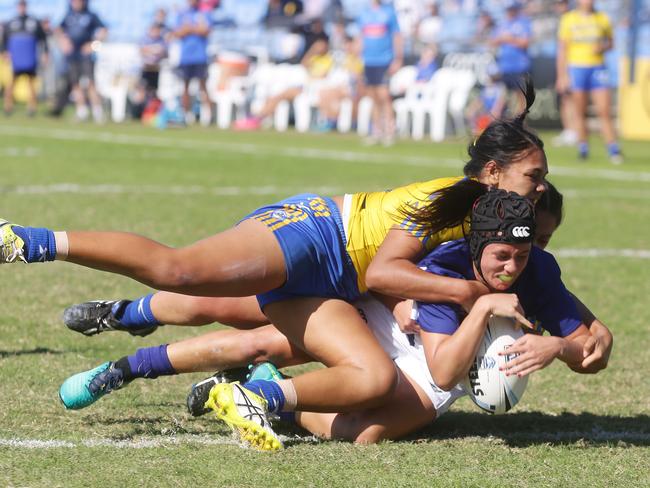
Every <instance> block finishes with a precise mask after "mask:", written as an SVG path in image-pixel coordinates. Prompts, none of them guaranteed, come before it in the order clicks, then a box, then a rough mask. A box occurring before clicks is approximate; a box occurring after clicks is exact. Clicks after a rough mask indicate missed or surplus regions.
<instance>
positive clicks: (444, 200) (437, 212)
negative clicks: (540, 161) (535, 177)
mask: <svg viewBox="0 0 650 488" xmlns="http://www.w3.org/2000/svg"><path fill="white" fill-rule="evenodd" d="M519 90H520V91H521V93H522V94H523V95H524V98H525V99H526V108H525V109H524V110H523V112H521V113H520V114H519V115H517V116H516V117H514V118H512V119H497V120H494V121H493V122H492V123H491V124H490V125H489V126H488V127H487V128H486V129H485V130H484V131H483V133H482V134H481V135H480V136H478V137H477V138H476V140H474V142H473V143H471V144H470V145H469V146H468V148H467V153H468V154H469V157H470V160H469V161H468V162H467V163H466V164H465V167H464V168H463V172H464V173H465V176H467V177H468V178H465V179H463V180H460V181H459V182H458V183H456V184H455V185H452V186H449V187H446V188H442V189H441V190H439V191H437V192H436V193H435V194H434V195H432V198H431V201H430V203H428V204H427V205H424V206H420V207H415V206H413V205H408V204H407V205H405V206H404V207H402V208H401V209H400V211H401V213H402V214H403V215H404V216H405V217H406V218H407V219H408V220H409V221H410V222H412V223H413V224H415V225H416V226H417V228H418V230H420V231H422V232H425V233H427V234H429V235H430V234H435V233H437V232H440V231H442V230H444V229H449V228H453V227H456V226H458V225H461V224H464V223H466V222H467V221H468V220H467V217H468V215H469V212H470V210H471V209H472V205H473V204H474V202H475V201H476V199H477V198H478V197H480V196H481V195H483V194H484V193H486V192H487V190H488V187H487V186H486V185H484V184H483V183H480V182H478V181H476V180H474V179H471V178H478V177H479V176H480V174H481V172H482V171H483V168H484V167H485V165H486V164H487V163H488V162H490V161H494V162H495V163H496V164H497V165H498V166H499V167H500V168H505V167H507V166H509V165H511V164H514V163H516V162H518V161H521V160H522V159H523V158H525V157H526V156H527V155H528V154H529V153H530V152H531V151H533V150H540V151H542V152H543V151H544V143H543V142H542V140H541V139H540V138H539V137H537V135H535V134H534V133H533V132H531V131H530V130H528V129H527V128H526V127H525V125H524V122H525V120H526V115H528V112H529V111H530V107H531V106H532V105H533V103H534V102H535V87H534V86H533V82H532V80H531V78H530V76H526V77H524V78H523V81H522V84H520V85H519Z"/></svg>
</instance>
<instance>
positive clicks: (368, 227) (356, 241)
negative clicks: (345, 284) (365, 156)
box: [346, 177, 467, 292]
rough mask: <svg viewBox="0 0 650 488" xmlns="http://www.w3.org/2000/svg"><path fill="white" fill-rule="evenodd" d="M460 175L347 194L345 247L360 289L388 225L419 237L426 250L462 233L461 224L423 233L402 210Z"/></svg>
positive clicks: (426, 200) (428, 197)
mask: <svg viewBox="0 0 650 488" xmlns="http://www.w3.org/2000/svg"><path fill="white" fill-rule="evenodd" d="M462 179H463V178H462V177H454V178H438V179H435V180H431V181H425V182H422V183H412V184H410V185H407V186H402V187H400V188H395V189H393V190H387V191H378V192H370V193H355V194H353V195H351V196H350V197H351V204H350V208H349V216H348V220H347V222H346V224H347V225H346V231H347V232H346V235H347V245H346V250H347V252H348V254H349V255H350V257H351V258H352V263H353V264H354V267H355V269H356V271H357V275H358V279H359V290H360V291H361V292H365V291H367V287H366V270H367V269H368V266H369V265H370V261H372V258H373V257H374V256H375V254H377V249H378V248H379V246H380V245H381V243H382V242H383V241H384V238H385V237H386V234H388V231H389V230H390V229H391V228H393V227H397V228H401V229H404V230H406V231H408V232H410V233H411V234H412V235H414V236H415V237H417V238H418V239H420V241H421V242H422V245H423V246H424V248H425V249H426V250H427V251H430V250H431V249H433V248H434V247H436V246H438V245H439V244H441V243H442V242H446V241H451V240H454V239H460V238H462V237H463V229H462V227H461V226H458V227H455V228H453V229H446V230H444V231H442V232H439V233H437V234H435V235H428V234H425V233H424V232H423V231H422V229H420V228H418V227H417V226H416V225H415V224H414V223H413V222H410V221H409V219H408V218H406V217H405V215H404V210H405V209H408V207H409V206H411V207H415V208H417V207H419V206H421V205H423V204H424V203H426V202H428V201H429V200H431V198H433V197H434V194H435V192H437V191H438V190H440V189H441V188H445V187H448V186H451V185H454V184H455V183H457V182H458V181H460V180H462ZM466 230H467V229H466Z"/></svg>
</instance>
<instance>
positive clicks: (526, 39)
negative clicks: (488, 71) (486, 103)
mask: <svg viewBox="0 0 650 488" xmlns="http://www.w3.org/2000/svg"><path fill="white" fill-rule="evenodd" d="M521 8H522V5H521V2H519V1H517V0H509V1H508V2H506V16H505V18H504V19H503V20H501V21H500V22H499V23H497V26H496V28H495V29H494V33H493V35H492V38H491V40H490V44H491V45H492V46H493V47H495V48H497V66H498V68H499V73H501V81H503V83H504V84H505V85H506V88H507V89H508V91H509V92H510V93H512V91H513V90H515V91H516V90H517V86H518V85H519V83H520V82H521V78H522V77H523V76H525V75H526V74H527V73H528V72H529V71H530V66H531V60H530V55H529V54H528V46H529V45H530V40H531V37H532V25H531V22H530V19H529V18H528V16H526V15H524V14H522V13H521Z"/></svg>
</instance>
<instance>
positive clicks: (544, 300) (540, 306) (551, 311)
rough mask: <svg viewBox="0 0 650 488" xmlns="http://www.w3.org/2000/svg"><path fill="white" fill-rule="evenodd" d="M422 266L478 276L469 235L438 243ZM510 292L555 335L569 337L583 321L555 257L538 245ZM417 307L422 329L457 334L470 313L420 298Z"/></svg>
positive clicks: (439, 272)
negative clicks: (421, 300)
mask: <svg viewBox="0 0 650 488" xmlns="http://www.w3.org/2000/svg"><path fill="white" fill-rule="evenodd" d="M419 266H420V268H422V269H424V270H426V271H428V272H429V273H434V274H437V275H441V276H448V277H451V278H460V279H466V280H473V279H476V278H475V275H474V270H473V268H472V258H471V255H470V251H469V244H468V243H467V241H466V240H465V239H460V240H457V241H451V242H448V243H445V244H443V245H440V246H438V247H437V248H436V249H434V250H433V251H431V252H430V253H429V254H428V255H427V256H426V257H425V258H424V259H423V260H422V261H421V262H420V264H419ZM508 293H515V294H516V295H517V297H518V298H519V301H520V303H521V305H522V307H523V309H524V311H525V312H526V315H527V317H528V319H529V320H530V321H531V322H532V323H533V324H535V325H536V326H537V327H541V328H543V329H544V330H547V331H548V332H550V333H551V335H554V336H558V337H566V336H568V335H569V334H571V333H572V332H573V331H575V330H576V329H577V328H578V326H579V325H580V324H581V323H582V319H581V318H580V314H579V313H578V309H577V307H576V305H575V302H574V301H573V298H572V297H571V295H570V294H569V292H568V291H567V289H566V287H565V286H564V284H563V283H562V280H561V278H560V268H559V266H558V264H557V262H556V261H555V258H554V257H553V256H552V255H551V254H549V253H547V252H546V251H543V250H541V249H539V248H538V247H535V246H533V247H532V249H531V253H530V257H529V258H528V264H527V266H526V268H525V269H524V271H523V272H522V273H521V275H520V276H519V278H517V280H516V281H515V283H514V284H513V285H512V287H510V289H509V290H508ZM417 308H418V323H419V324H420V327H421V328H422V330H424V331H427V332H434V333H438V334H448V335H451V334H453V333H454V332H455V331H456V330H457V329H458V327H459V326H460V324H461V322H462V321H463V319H464V318H465V315H466V313H465V311H464V310H463V309H462V307H460V306H459V305H455V304H449V303H438V304H435V303H421V302H418V303H417Z"/></svg>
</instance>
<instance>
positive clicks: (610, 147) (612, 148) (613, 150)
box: [607, 142, 621, 156]
mask: <svg viewBox="0 0 650 488" xmlns="http://www.w3.org/2000/svg"><path fill="white" fill-rule="evenodd" d="M607 154H609V155H610V156H615V155H617V154H621V148H620V147H618V142H610V143H609V144H607Z"/></svg>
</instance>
